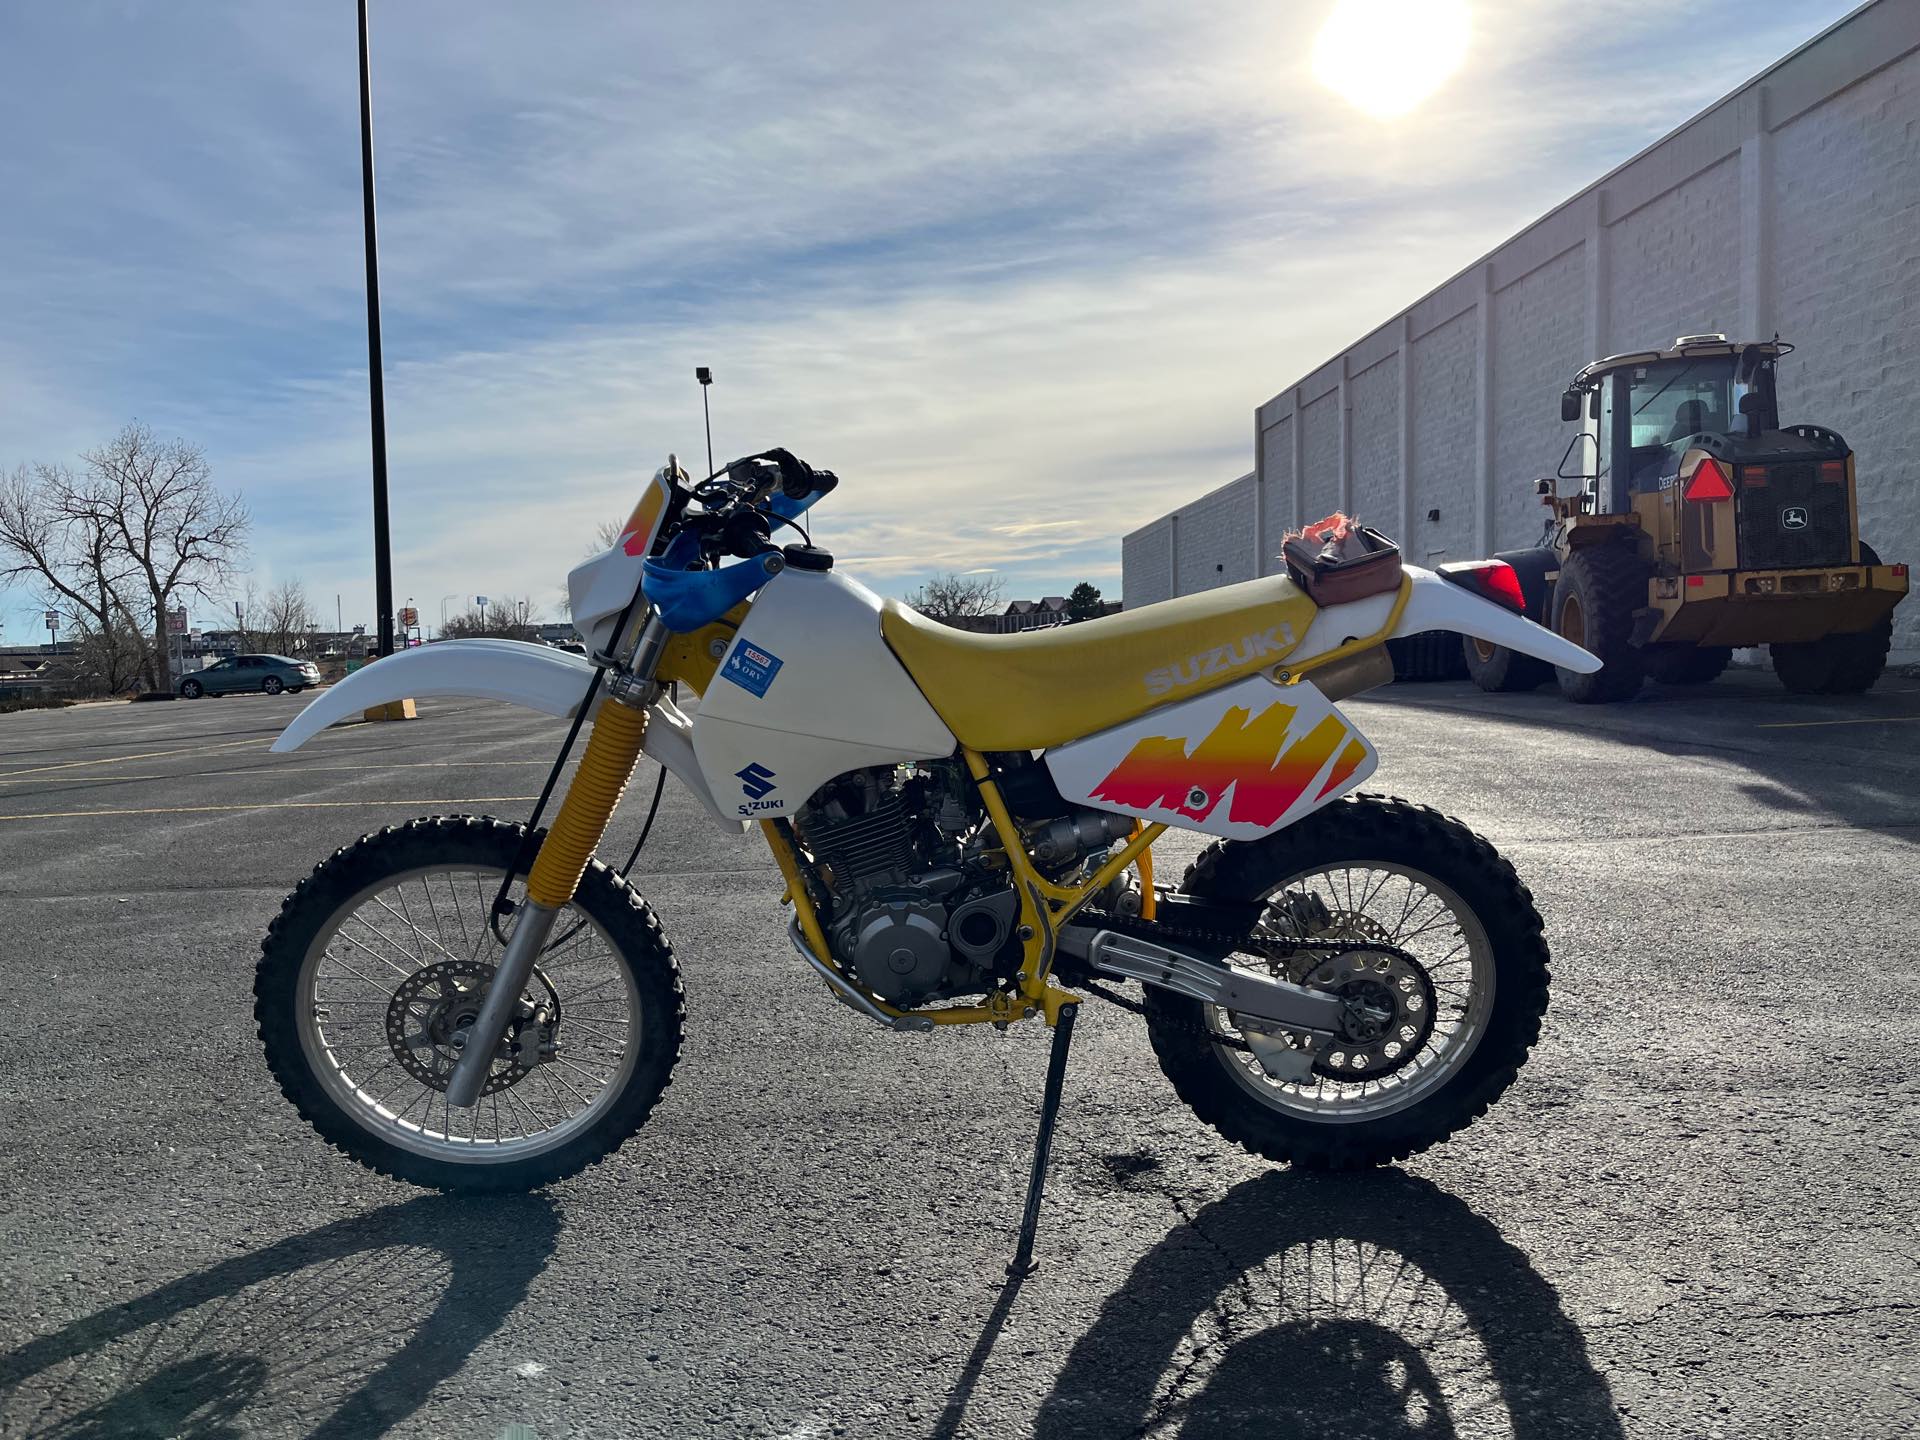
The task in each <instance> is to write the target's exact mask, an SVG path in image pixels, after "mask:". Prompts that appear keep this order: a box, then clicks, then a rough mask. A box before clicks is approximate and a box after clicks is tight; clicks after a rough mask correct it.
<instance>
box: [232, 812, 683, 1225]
mask: <svg viewBox="0 0 1920 1440" xmlns="http://www.w3.org/2000/svg"><path fill="white" fill-rule="evenodd" d="M524 828H525V827H523V826H519V825H510V824H507V823H505V822H504V821H499V820H489V819H475V818H472V817H464V816H456V817H435V818H433V819H430V820H415V821H412V822H411V823H409V824H406V825H402V826H400V827H398V828H395V829H387V830H382V831H380V832H379V833H378V834H375V835H369V836H367V837H365V838H364V839H362V840H360V841H359V842H357V843H356V844H353V845H350V846H348V847H347V848H346V849H344V850H340V851H338V852H336V853H335V854H334V855H333V856H332V857H331V858H330V859H328V860H327V861H326V862H325V863H323V864H322V865H320V866H319V867H318V868H317V869H315V870H314V872H313V874H312V875H310V876H309V877H308V878H307V879H305V880H303V881H302V882H301V883H300V886H299V888H298V889H296V890H295V891H294V892H293V894H292V895H290V896H288V897H287V900H286V903H285V904H284V905H282V906H281V908H280V915H279V917H278V918H277V919H276V920H275V921H274V922H273V925H272V927H271V928H270V929H269V931H268V932H267V938H266V940H265V942H264V943H263V944H262V946H261V957H260V965H259V969H258V971H257V973H256V976H255V980H254V1018H255V1020H256V1021H257V1022H258V1024H259V1028H260V1041H261V1044H262V1045H263V1046H264V1047H265V1049H266V1057H267V1064H268V1066H269V1067H270V1068H271V1069H272V1071H273V1075H274V1078H275V1079H276V1080H278V1081H279V1083H280V1088H281V1090H282V1091H283V1092H284V1093H285V1095H286V1097H287V1098H288V1099H289V1100H291V1101H292V1102H293V1104H294V1106H295V1108H297V1109H298V1110H299V1111H300V1113H301V1115H302V1116H304V1117H305V1118H306V1120H307V1122H308V1123H309V1124H311V1125H312V1126H313V1128H314V1129H315V1130H317V1131H319V1132H320V1134H321V1136H322V1137H323V1138H325V1139H326V1140H327V1141H329V1142H330V1143H331V1144H332V1145H334V1146H335V1148H337V1149H339V1150H341V1151H343V1152H345V1153H346V1154H347V1155H349V1156H351V1157H352V1158H353V1159H355V1160H357V1161H359V1162H360V1163H361V1164H362V1165H365V1166H367V1167H368V1168H369V1169H373V1170H377V1171H379V1172H381V1173H382V1174H385V1175H391V1176H393V1177H394V1178H396V1179H400V1180H407V1181H411V1182H412V1183H414V1184H416V1185H427V1186H432V1187H434V1188H437V1189H442V1190H457V1191H465V1192H487V1191H502V1190H530V1189H533V1188H535V1187H537V1186H540V1185H545V1184H548V1183H550V1182H552V1181H555V1180H559V1179H561V1178H563V1177H565V1176H567V1175H571V1174H573V1173H575V1172H576V1171H579V1170H582V1169H585V1168H586V1167H587V1166H588V1165H591V1164H593V1163H594V1162H595V1161H596V1160H599V1159H601V1158H603V1157H604V1156H606V1155H607V1154H609V1153H610V1152H611V1151H613V1150H614V1149H615V1148H616V1147H617V1146H619V1144H620V1143H621V1142H622V1141H623V1140H625V1139H626V1138H627V1136H629V1135H631V1134H632V1133H633V1132H634V1131H635V1130H637V1129H639V1128H640V1126H641V1124H642V1123H643V1122H644V1121H645V1120H646V1118H647V1116H648V1114H649V1113H650V1112H651V1111H652V1109H653V1106H654V1104H655V1102H657V1101H658V1100H659V1098H660V1096H661V1094H662V1093H663V1092H664V1091H665V1090H666V1088H667V1083H668V1080H669V1078H670V1077H671V1075H672V1071H673V1065H674V1061H675V1060H676V1059H677V1058H678V1056H679V1053H680V1039H681V1030H682V1022H683V1018H684V1013H685V1006H684V998H683V995H682V992H681V988H680V975H679V970H678V969H677V967H676V966H675V964H674V959H673V951H672V949H671V948H670V947H669V946H668V945H667V942H666V938H665V936H664V935H662V933H661V930H660V925H659V922H658V921H656V920H655V919H654V917H653V912H652V911H651V910H650V909H648V907H647V905H646V903H645V902H644V901H642V900H641V899H640V897H639V896H638V895H637V894H635V893H634V891H633V890H631V889H630V888H628V886H627V884H626V882H625V881H623V880H621V879H620V878H619V877H617V876H615V875H614V874H613V872H612V871H610V870H608V869H607V868H606V867H605V866H603V865H601V864H599V863H598V862H597V861H596V862H594V863H593V864H590V865H589V866H588V867H587V873H586V875H585V876H584V877H583V878H582V880H581V882H580V889H579V893H578V894H576V895H575V897H574V899H573V901H572V903H571V904H570V905H569V906H568V907H567V908H566V909H565V910H563V911H562V912H561V914H560V917H559V919H558V921H557V923H556V924H555V926H554V930H553V938H552V939H550V940H549V941H548V942H547V944H546V947H545V948H544V949H543V950H542V952H541V954H540V957H539V959H538V960H537V961H536V962H535V965H534V970H533V974H532V975H531V976H530V977H529V979H528V981H527V985H526V988H525V990H524V991H523V992H522V993H521V996H520V1003H519V1006H518V1013H517V1014H515V1015H514V1016H513V1017H512V1018H511V1019H510V1020H509V1022H508V1031H507V1035H506V1037H505V1038H504V1039H503V1040H502V1043H501V1047H500V1050H499V1051H498V1052H497V1054H496V1056H495V1058H494V1061H493V1066H492V1070H491V1072H490V1073H489V1074H488V1077H487V1080H486V1082H485V1085H484V1087H483V1088H482V1091H481V1096H480V1102H479V1104H477V1105H475V1106H472V1107H469V1108H465V1109H456V1108H454V1107H452V1106H449V1105H448V1104H447V1103H446V1088H447V1082H448V1080H449V1079H450V1078H451V1077H452V1073H453V1067H454V1064H455V1062H456V1061H457V1060H458V1059H459V1056H460V1046H461V1044H462V1042H463V1041H464V1038H465V1034H466V1028H467V1027H468V1026H470V1025H471V1024H472V1023H473V1020H474V1017H475V1016H476V1015H477V1014H478V1012H479V1007H480V1002H481V1000H482V999H483V998H484V996H485V994H486V988H487V986H488V984H489V983H490V982H491V980H492V978H493V973H494V967H495V966H496V965H497V964H498V962H499V960H500V957H501V954H502V953H503V951H504V946H503V945H502V944H501V942H500V940H499V938H498V937H497V936H496V935H495V933H494V930H493V927H492V926H491V925H490V924H489V923H488V917H489V912H490V909H491V907H492V904H493V898H494V895H495V893H496V892H497V891H498V889H499V885H500V877H501V876H502V875H503V874H504V873H505V872H506V870H507V868H508V867H509V865H511V864H512V862H513V859H514V856H515V854H516V852H517V850H518V847H519V844H520V840H521V836H522V834H523V833H524ZM523 896H524V887H523V886H521V885H520V884H518V882H516V886H515V888H514V889H513V890H512V891H510V892H509V898H511V899H513V900H514V901H515V902H516V903H518V902H519V901H520V900H521V899H522V898H523ZM510 927H511V921H507V922H504V924H503V928H506V929H507V931H508V933H511V928H510Z"/></svg>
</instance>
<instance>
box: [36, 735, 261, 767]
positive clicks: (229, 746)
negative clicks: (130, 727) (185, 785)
mask: <svg viewBox="0 0 1920 1440" xmlns="http://www.w3.org/2000/svg"><path fill="white" fill-rule="evenodd" d="M271 744H273V740H272V738H268V739H265V740H227V741H223V742H222V743H221V744H218V745H194V746H190V747H188V748H187V749H184V750H143V751H141V752H139V753H138V754H135V755H107V756H103V757H102V758H100V759H98V760H63V761H62V762H61V763H60V764H58V765H36V766H34V767H33V768H32V769H30V770H5V771H0V776H11V775H45V774H47V773H48V772H50V771H54V770H77V769H80V768H81V767H82V766H86V765H119V764H121V763H123V762H124V761H127V760H151V759H153V758H154V757H155V756H156V755H208V754H211V753H212V752H213V751H215V750H237V749H239V748H240V747H242V746H244V745H271Z"/></svg>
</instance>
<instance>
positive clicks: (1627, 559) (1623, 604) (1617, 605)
mask: <svg viewBox="0 0 1920 1440" xmlns="http://www.w3.org/2000/svg"><path fill="white" fill-rule="evenodd" d="M1646 603H1647V567H1646V566H1645V565H1644V564H1643V563H1642V562H1641V560H1640V557H1639V556H1638V555H1636V554H1635V553H1634V551H1633V549H1632V548H1631V547H1630V546H1627V545H1594V546H1590V547H1588V548H1587V549H1584V550H1576V551H1574V552H1573V554H1571V555H1569V556H1568V557H1567V562H1566V564H1564V565H1562V566H1561V567H1560V578H1559V579H1558V580H1557V581H1555V582H1554V587H1553V628H1554V630H1555V632H1556V633H1558V634H1559V635H1560V636H1561V638H1562V639H1566V640H1571V641H1572V642H1573V643H1574V644H1576V645H1578V646H1580V647H1581V648H1582V649H1584V650H1587V651H1589V652H1591V653H1592V654H1593V655H1594V656H1595V657H1596V658H1597V659H1598V660H1599V661H1600V668H1599V669H1598V670H1596V671H1594V672H1593V674H1591V675H1577V674H1575V673H1574V672H1573V671H1571V670H1562V669H1560V668H1559V667H1558V666H1556V667H1555V668H1554V676H1555V678H1557V679H1558V680H1559V682H1560V693H1561V694H1563V695H1565V696H1566V697H1567V698H1568V699H1569V700H1573V701H1577V702H1578V703H1580V704H1582V705H1597V704H1605V703H1606V702H1608V701H1612V700H1628V699H1631V698H1632V697H1633V696H1634V695H1635V694H1636V693H1637V692H1638V691H1639V689H1640V683H1641V681H1642V680H1644V679H1645V678H1646V658H1645V656H1644V655H1643V654H1642V653H1641V652H1640V651H1639V650H1636V649H1635V648H1634V647H1633V644H1632V636H1633V612H1634V611H1635V610H1636V609H1638V608H1639V607H1640V606H1642V605H1645V604H1646Z"/></svg>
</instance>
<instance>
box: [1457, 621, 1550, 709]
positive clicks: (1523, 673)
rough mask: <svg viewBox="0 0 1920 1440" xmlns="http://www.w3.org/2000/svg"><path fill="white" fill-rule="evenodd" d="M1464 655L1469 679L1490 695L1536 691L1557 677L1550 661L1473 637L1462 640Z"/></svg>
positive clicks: (1469, 636) (1462, 652) (1464, 637)
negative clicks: (1554, 675) (1537, 658)
mask: <svg viewBox="0 0 1920 1440" xmlns="http://www.w3.org/2000/svg"><path fill="white" fill-rule="evenodd" d="M1460 654H1461V656H1462V658H1463V659H1464V660H1465V661H1466V665H1467V678H1468V679H1470V680H1472V681H1473V683H1474V684H1476V685H1478V686H1479V687H1480V688H1481V689H1482V690H1485V691H1487V692H1488V693H1489V694H1496V695H1497V694H1503V693H1510V692H1514V691H1520V690H1534V689H1537V688H1539V686H1540V685H1542V684H1544V683H1545V682H1546V681H1547V680H1549V679H1551V678H1552V676H1553V667H1552V666H1551V665H1549V664H1547V662H1546V661H1544V660H1536V659H1535V658H1534V657H1533V656H1531V655H1522V654H1521V653H1520V652H1519V651H1518V650H1511V649H1509V648H1508V647H1507V646H1505V645H1492V644H1489V643H1488V642H1487V641H1485V640H1476V639H1475V638H1474V637H1473V636H1471V635H1463V636H1461V637H1460Z"/></svg>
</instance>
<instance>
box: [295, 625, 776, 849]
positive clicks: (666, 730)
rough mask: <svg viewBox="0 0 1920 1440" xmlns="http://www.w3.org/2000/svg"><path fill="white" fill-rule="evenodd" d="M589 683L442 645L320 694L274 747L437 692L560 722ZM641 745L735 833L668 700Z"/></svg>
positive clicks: (582, 675) (489, 649)
mask: <svg viewBox="0 0 1920 1440" xmlns="http://www.w3.org/2000/svg"><path fill="white" fill-rule="evenodd" d="M592 680H593V666H592V664H590V663H589V662H588V661H587V660H586V659H584V658H583V657H581V656H579V655H574V654H571V653H569V652H567V651H565V650H553V649H550V648H548V647H547V646H545V645H529V644H527V643H525V642H524V641H520V640H443V641H440V642H438V643H436V644H433V645H424V646H422V647H420V648H419V649H417V650H402V651H400V652H399V653H398V654H396V655H389V656H387V657H386V659H384V660H381V661H379V662H378V663H376V664H373V665H369V666H367V667H366V668H365V669H363V670H356V671H355V672H354V673H353V674H351V675H349V676H348V677H347V678H346V679H344V680H342V681H341V682H340V683H339V684H337V685H334V686H331V687H329V688H328V689H326V690H323V691H321V692H320V694H319V695H317V696H315V697H314V699H313V700H312V702H311V703H309V704H308V706H307V707H306V709H304V710H302V711H301V712H300V714H299V715H298V716H297V717H296V718H295V719H294V722H293V723H292V724H291V725H289V726H288V727H287V728H286V729H285V730H284V731H283V732H281V735H280V738H279V739H278V740H276V741H274V743H273V749H274V750H275V751H276V752H284V751H288V750H298V749H299V748H300V747H301V746H302V745H304V744H306V743H307V741H309V740H311V739H312V738H313V737H314V736H315V735H317V734H319V733H320V732H321V731H322V730H324V729H326V728H327V727H328V726H329V725H335V724H338V723H339V722H340V721H342V720H349V719H352V718H353V717H354V716H356V715H358V714H360V713H361V712H362V711H364V710H371V709H372V708H373V707H374V706H376V705H385V704H388V703H390V702H392V701H395V700H406V699H415V700H417V699H424V698H430V697H432V696H436V695H468V696H472V697H474V698H476V699H480V700H500V701H503V702H505V703H506V704H508V705H520V706H524V707H525V708H526V709H529V710H538V711H539V712H540V713H541V714H543V715H553V716H556V717H558V718H561V719H565V718H566V717H568V716H571V715H572V714H573V712H574V711H575V710H576V709H578V708H579V706H580V701H581V699H582V698H583V697H584V696H585V695H586V693H587V686H588V685H589V684H591V683H592ZM597 703H598V702H596V704H597ZM645 748H646V753H647V755H648V756H650V757H651V758H652V759H654V760H656V761H657V762H659V763H660V764H662V765H664V766H666V768H667V769H669V770H671V771H672V772H673V773H674V775H675V776H676V777H677V778H678V779H679V781H680V783H681V784H683V785H685V786H686V787H687V788H688V789H689V790H691V791H692V792H693V794H694V797H695V798H696V799H697V800H699V801H700V803H701V804H702V805H704V806H705V807H706V808H707V810H708V811H709V813H711V814H712V816H713V818H714V819H715V820H718V821H719V822H720V823H721V824H723V825H725V826H726V827H727V828H728V829H738V828H739V826H740V822H739V821H738V820H737V819H735V818H734V817H733V816H730V815H727V814H724V813H722V811H721V810H720V808H719V806H717V805H716V804H714V800H713V792H712V791H711V790H710V789H709V788H708V786H707V781H706V777H705V776H704V775H702V774H701V773H700V766H699V765H698V763H697V762H696V761H695V760H694V758H693V737H692V726H691V722H690V721H689V720H688V718H687V717H686V715H685V714H683V713H682V712H681V711H680V710H679V709H678V708H676V707H675V706H674V705H673V704H672V702H670V701H666V700H662V701H661V702H660V703H659V704H658V705H657V706H656V707H655V709H654V713H653V715H652V717H651V718H650V720H649V721H648V724H647V738H646V747H645Z"/></svg>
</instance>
